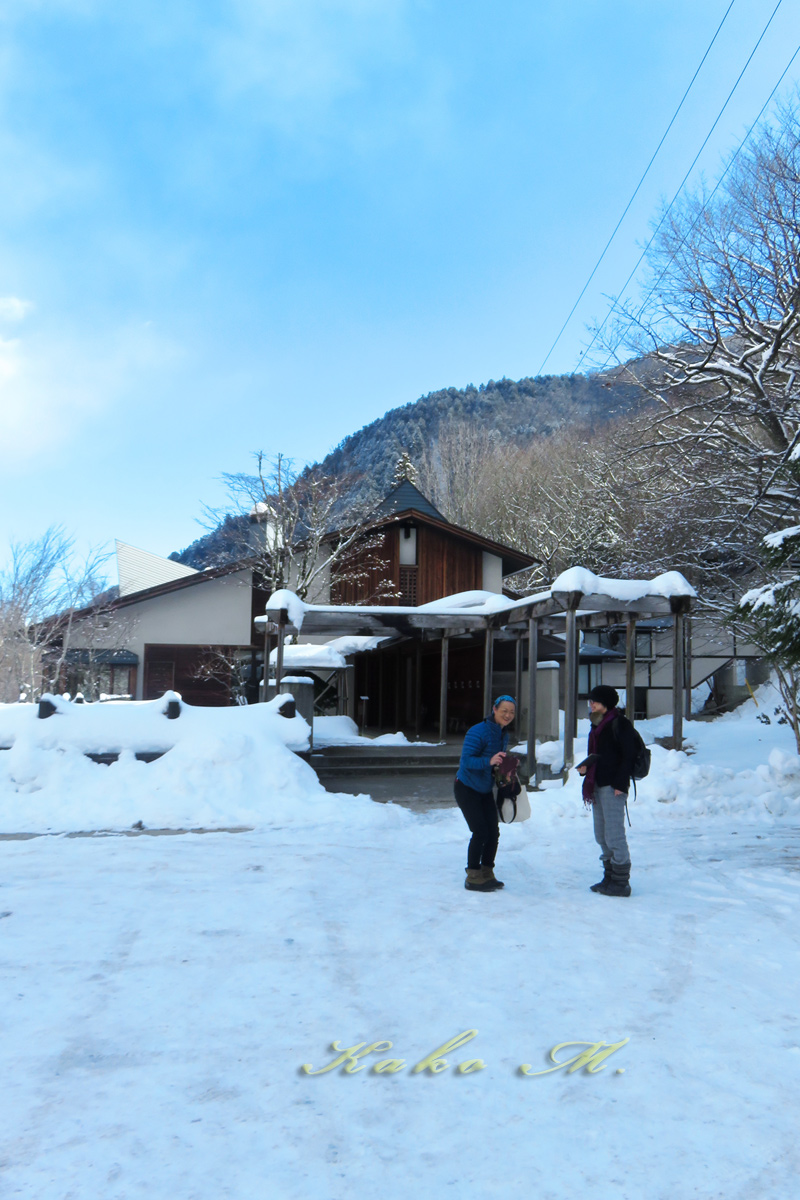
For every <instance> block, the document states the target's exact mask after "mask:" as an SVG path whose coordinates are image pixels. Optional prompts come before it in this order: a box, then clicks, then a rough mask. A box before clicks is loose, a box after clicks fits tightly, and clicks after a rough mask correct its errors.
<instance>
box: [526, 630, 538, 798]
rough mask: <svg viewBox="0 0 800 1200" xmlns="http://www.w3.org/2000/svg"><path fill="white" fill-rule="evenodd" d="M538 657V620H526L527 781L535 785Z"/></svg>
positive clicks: (532, 785)
mask: <svg viewBox="0 0 800 1200" xmlns="http://www.w3.org/2000/svg"><path fill="white" fill-rule="evenodd" d="M538 658H539V622H538V621H537V620H535V619H534V618H533V617H531V619H530V620H529V621H528V783H529V785H530V786H531V787H536V663H537V660H538Z"/></svg>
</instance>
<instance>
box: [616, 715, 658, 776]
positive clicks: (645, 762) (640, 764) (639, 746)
mask: <svg viewBox="0 0 800 1200" xmlns="http://www.w3.org/2000/svg"><path fill="white" fill-rule="evenodd" d="M618 721H619V718H618V717H617V718H616V719H615V720H614V721H612V723H611V728H612V730H613V732H614V737H615V738H616V739H617V742H619V728H618ZM633 740H634V742H635V743H636V754H635V756H634V759H633V767H632V768H631V778H632V779H633V780H634V789H633V790H634V793H635V792H636V783H635V781H636V780H637V779H646V778H647V776H648V775H649V774H650V759H651V758H652V755H651V753H650V751H649V750H648V748H647V746H645V744H644V738H643V737H642V735H641V734H640V733H639V730H638V729H637V728H636V726H635V725H634V726H633Z"/></svg>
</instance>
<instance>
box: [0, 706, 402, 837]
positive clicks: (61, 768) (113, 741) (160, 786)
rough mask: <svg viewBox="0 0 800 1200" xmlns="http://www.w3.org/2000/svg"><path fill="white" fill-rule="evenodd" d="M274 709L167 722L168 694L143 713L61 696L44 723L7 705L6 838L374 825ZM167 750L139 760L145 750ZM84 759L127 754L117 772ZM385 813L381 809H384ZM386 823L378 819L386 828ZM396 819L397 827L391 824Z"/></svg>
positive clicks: (1, 806)
mask: <svg viewBox="0 0 800 1200" xmlns="http://www.w3.org/2000/svg"><path fill="white" fill-rule="evenodd" d="M286 698H287V697H286V696H285V695H282V696H277V697H276V698H275V699H274V700H271V701H270V702H269V703H268V704H257V705H252V706H247V707H238V706H235V707H231V708H194V707H192V706H191V705H188V704H184V703H182V702H181V714H180V717H179V718H178V719H177V720H168V719H167V717H166V716H165V710H166V708H167V702H168V700H169V699H179V697H177V695H176V694H175V693H168V694H167V695H166V696H164V697H162V699H161V700H154V701H148V702H145V703H119V704H114V703H110V704H91V705H75V704H71V703H69V702H68V701H65V700H62V699H60V698H52V702H53V703H54V704H55V706H56V710H57V711H56V713H55V714H54V715H53V716H51V717H49V718H47V719H45V720H41V719H39V717H38V706H37V705H33V704H17V705H0V746H3V747H10V748H8V749H4V750H2V751H0V831H2V832H5V833H12V832H44V831H48V830H49V831H53V830H61V831H66V830H81V829H124V828H130V827H131V826H132V825H133V824H135V823H136V822H137V821H142V822H143V823H144V825H145V826H147V827H149V828H166V827H170V828H184V827H197V826H203V827H206V828H220V827H227V826H238V825H252V826H270V825H280V826H284V825H288V824H316V823H319V822H329V821H340V820H341V819H342V812H341V809H342V805H343V804H346V805H347V813H348V816H347V819H348V821H352V820H354V819H355V820H357V821H363V820H367V821H368V820H370V819H376V818H375V814H376V813H377V812H378V811H379V806H377V805H373V804H372V803H371V802H369V800H368V799H367V798H366V797H353V796H340V795H335V794H331V793H328V792H326V791H325V789H324V788H323V787H322V785H321V784H320V783H319V781H318V779H317V777H316V774H315V773H314V771H313V770H312V768H311V767H310V766H308V764H307V763H305V762H304V761H303V760H302V759H300V758H298V757H297V755H296V754H294V753H293V748H294V749H303V748H305V747H306V746H307V745H308V726H307V725H306V723H305V721H304V720H303V719H302V717H299V716H296V717H294V718H292V719H286V718H284V717H281V716H280V715H279V714H278V708H279V707H280V705H281V704H283V703H284V701H285V700H286ZM145 750H161V751H166V753H165V754H164V755H163V757H162V758H159V759H157V760H156V761H154V762H150V763H146V762H141V761H139V760H137V759H136V758H135V754H136V752H137V751H145ZM87 752H95V753H118V754H119V759H118V760H117V761H116V762H114V763H112V764H111V765H109V766H106V765H103V764H99V763H95V762H93V761H92V760H91V759H89V758H87V757H86V753H87ZM383 808H384V806H380V809H383ZM377 819H380V818H377ZM389 819H391V818H389Z"/></svg>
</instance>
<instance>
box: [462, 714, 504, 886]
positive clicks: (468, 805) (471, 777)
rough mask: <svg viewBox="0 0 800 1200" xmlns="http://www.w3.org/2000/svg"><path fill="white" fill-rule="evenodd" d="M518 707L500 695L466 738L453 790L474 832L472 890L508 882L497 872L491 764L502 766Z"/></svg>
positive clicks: (470, 865) (469, 878) (470, 863)
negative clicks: (487, 713)
mask: <svg viewBox="0 0 800 1200" xmlns="http://www.w3.org/2000/svg"><path fill="white" fill-rule="evenodd" d="M516 711H517V705H516V701H515V700H514V698H513V697H512V696H498V698H497V699H496V700H495V702H494V704H493V706H492V711H491V714H490V716H488V717H486V719H485V720H483V721H481V722H480V723H479V724H478V725H473V726H472V728H471V729H470V730H468V731H467V736H466V737H465V738H464V746H463V749H462V751H461V762H460V764H459V768H458V774H457V775H456V782H455V785H454V789H453V790H454V793H455V797H456V804H457V805H458V807H459V808H460V809H461V811H462V813H463V814H464V820H465V821H466V822H467V825H468V826H469V828H470V832H471V833H472V838H471V840H470V843H469V848H468V850H467V878H466V880H465V882H464V887H465V888H466V889H467V890H468V891H470V892H494V891H496V890H497V889H498V888H501V887H504V886H505V885H504V884H503V883H501V881H500V880H499V879H496V878H495V873H494V860H495V855H496V854H497V842H498V839H499V837H500V825H499V821H498V816H497V805H496V804H495V799H494V792H493V790H492V782H493V781H492V768H493V767H497V766H499V765H500V764H501V763H502V761H503V759H504V758H505V756H506V751H507V749H508V732H507V727H508V726H509V725H510V724H511V722H512V721H513V720H514V716H515V714H516Z"/></svg>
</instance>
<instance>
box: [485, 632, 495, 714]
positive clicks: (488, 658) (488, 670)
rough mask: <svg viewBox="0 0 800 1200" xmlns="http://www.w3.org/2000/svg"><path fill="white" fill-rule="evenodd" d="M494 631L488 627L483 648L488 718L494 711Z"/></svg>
mask: <svg viewBox="0 0 800 1200" xmlns="http://www.w3.org/2000/svg"><path fill="white" fill-rule="evenodd" d="M493 641H494V630H493V629H492V628H491V626H489V625H487V626H486V640H485V643H484V648H483V715H484V716H488V714H489V713H490V712H491V711H492V649H493Z"/></svg>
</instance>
